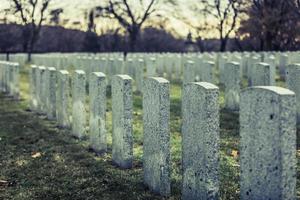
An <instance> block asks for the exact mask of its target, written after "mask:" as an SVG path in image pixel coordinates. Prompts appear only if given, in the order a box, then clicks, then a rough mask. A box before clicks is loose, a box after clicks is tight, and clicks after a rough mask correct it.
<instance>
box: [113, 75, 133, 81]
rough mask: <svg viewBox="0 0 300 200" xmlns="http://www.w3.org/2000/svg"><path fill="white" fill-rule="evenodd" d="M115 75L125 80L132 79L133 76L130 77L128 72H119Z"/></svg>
mask: <svg viewBox="0 0 300 200" xmlns="http://www.w3.org/2000/svg"><path fill="white" fill-rule="evenodd" d="M115 77H117V78H121V79H123V80H126V79H127V80H128V79H129V80H132V78H131V77H130V76H128V75H126V74H118V75H115Z"/></svg>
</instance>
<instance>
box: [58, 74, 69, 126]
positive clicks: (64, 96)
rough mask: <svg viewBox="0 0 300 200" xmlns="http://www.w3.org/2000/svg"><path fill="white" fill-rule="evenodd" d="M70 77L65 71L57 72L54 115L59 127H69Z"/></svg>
mask: <svg viewBox="0 0 300 200" xmlns="http://www.w3.org/2000/svg"><path fill="white" fill-rule="evenodd" d="M69 79H70V75H69V72H68V71H66V70H60V71H59V72H58V79H57V94H56V114H57V121H58V124H59V126H61V127H64V128H69V127H70V109H69V104H70V83H69V81H70V80H69Z"/></svg>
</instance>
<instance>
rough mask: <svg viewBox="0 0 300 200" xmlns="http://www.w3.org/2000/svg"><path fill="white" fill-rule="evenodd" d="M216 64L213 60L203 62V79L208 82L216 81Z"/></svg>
mask: <svg viewBox="0 0 300 200" xmlns="http://www.w3.org/2000/svg"><path fill="white" fill-rule="evenodd" d="M214 66H215V63H214V62H212V61H205V62H203V66H202V74H201V81H203V82H208V83H214V81H215V78H214Z"/></svg>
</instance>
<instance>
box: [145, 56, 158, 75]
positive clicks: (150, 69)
mask: <svg viewBox="0 0 300 200" xmlns="http://www.w3.org/2000/svg"><path fill="white" fill-rule="evenodd" d="M146 67H147V77H153V76H155V75H156V59H155V58H153V57H151V58H150V59H149V61H148V62H147V66H146Z"/></svg>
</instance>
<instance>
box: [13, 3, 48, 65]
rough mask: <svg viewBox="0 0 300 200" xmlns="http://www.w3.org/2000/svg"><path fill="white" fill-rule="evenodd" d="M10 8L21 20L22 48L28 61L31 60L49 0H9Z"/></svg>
mask: <svg viewBox="0 0 300 200" xmlns="http://www.w3.org/2000/svg"><path fill="white" fill-rule="evenodd" d="M10 1H11V4H12V5H11V10H12V11H13V13H14V14H17V16H18V17H19V20H20V21H21V22H22V24H23V26H24V28H23V49H24V51H25V52H27V53H28V62H30V61H31V54H32V51H33V49H34V45H35V43H36V41H37V39H38V37H39V33H40V30H41V27H42V23H43V22H44V21H45V17H44V15H45V12H46V10H47V8H48V6H49V3H50V1H51V0H10Z"/></svg>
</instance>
